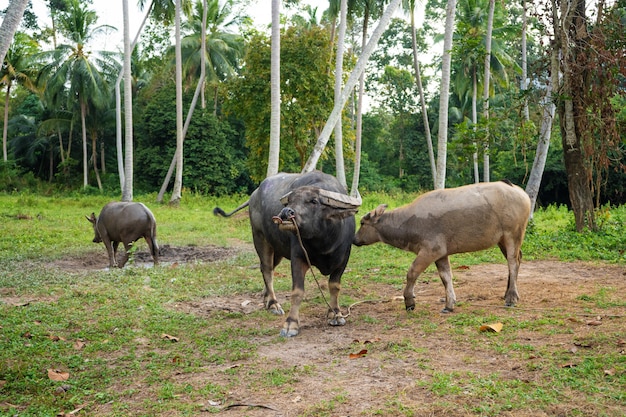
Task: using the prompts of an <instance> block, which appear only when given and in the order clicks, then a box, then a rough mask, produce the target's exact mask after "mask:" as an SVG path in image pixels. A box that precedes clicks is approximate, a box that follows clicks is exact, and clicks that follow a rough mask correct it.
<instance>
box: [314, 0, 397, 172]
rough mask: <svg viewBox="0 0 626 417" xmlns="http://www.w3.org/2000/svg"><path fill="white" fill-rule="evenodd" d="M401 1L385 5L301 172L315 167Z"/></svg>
mask: <svg viewBox="0 0 626 417" xmlns="http://www.w3.org/2000/svg"><path fill="white" fill-rule="evenodd" d="M401 1H402V0H391V2H390V3H389V6H387V10H385V13H383V15H382V17H381V18H380V20H379V22H378V26H376V29H374V32H373V33H372V36H371V37H370V40H369V42H368V43H367V45H366V46H365V48H364V49H363V52H362V53H361V56H360V57H359V59H358V60H357V62H356V65H355V66H354V69H353V70H352V72H351V73H350V77H348V81H347V82H346V85H345V86H344V87H343V90H342V91H341V100H340V101H339V102H338V103H335V105H334V107H333V110H332V112H331V113H330V116H328V120H327V121H326V124H325V125H324V128H323V129H322V133H321V134H320V136H319V138H318V139H317V143H316V144H315V147H314V148H313V151H312V152H311V155H310V156H309V159H308V160H307V162H306V164H305V165H304V168H302V172H310V171H313V170H314V169H315V167H316V165H317V161H318V160H319V158H320V156H321V155H322V152H323V151H324V148H325V147H326V144H327V143H328V139H329V138H330V134H331V133H332V131H333V129H334V128H335V125H336V124H337V121H338V120H339V118H340V117H341V113H342V111H343V106H344V105H345V104H346V102H347V101H348V98H349V97H350V94H351V93H352V90H353V89H354V87H355V86H356V83H357V81H358V80H359V78H360V77H361V74H362V73H363V71H364V70H365V65H366V64H367V61H368V60H369V57H370V56H371V55H372V52H374V49H375V48H376V44H377V43H378V40H379V39H380V37H381V36H382V34H383V32H384V30H385V28H386V27H387V25H388V24H389V21H390V20H391V17H392V16H393V14H394V13H395V11H396V9H397V8H398V6H399V5H400V2H401Z"/></svg>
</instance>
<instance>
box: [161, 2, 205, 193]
mask: <svg viewBox="0 0 626 417" xmlns="http://www.w3.org/2000/svg"><path fill="white" fill-rule="evenodd" d="M202 4H203V12H202V32H203V33H202V42H201V45H202V46H201V49H202V52H201V55H200V62H201V64H200V65H201V67H200V79H199V80H198V84H197V85H196V91H195V92H194V94H193V98H192V100H191V105H190V106H189V110H188V112H187V119H185V125H184V126H183V143H184V141H185V138H186V137H187V130H188V129H189V124H190V123H191V118H192V116H193V112H194V110H195V108H196V104H197V103H198V96H199V95H200V93H201V91H203V90H204V84H205V81H206V20H207V11H208V7H207V2H206V0H204V1H203V3H202ZM216 95H217V94H216ZM216 100H217V99H216ZM215 108H217V101H216V104H215ZM215 108H214V109H213V112H214V115H215ZM175 166H176V153H174V156H173V157H172V162H171V163H170V167H169V169H168V170H167V174H166V175H165V179H164V180H163V184H161V189H160V190H159V194H158V195H157V199H156V201H157V203H161V202H162V201H163V196H164V195H165V191H166V190H167V185H168V184H169V183H170V180H171V179H172V173H173V172H174V167H175Z"/></svg>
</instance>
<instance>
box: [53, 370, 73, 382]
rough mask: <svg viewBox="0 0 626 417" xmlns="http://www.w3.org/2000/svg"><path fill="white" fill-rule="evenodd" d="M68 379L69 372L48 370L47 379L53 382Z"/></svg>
mask: <svg viewBox="0 0 626 417" xmlns="http://www.w3.org/2000/svg"><path fill="white" fill-rule="evenodd" d="M69 377H70V374H69V372H62V371H59V370H58V369H48V378H50V379H51V380H53V381H67V380H68V379H69Z"/></svg>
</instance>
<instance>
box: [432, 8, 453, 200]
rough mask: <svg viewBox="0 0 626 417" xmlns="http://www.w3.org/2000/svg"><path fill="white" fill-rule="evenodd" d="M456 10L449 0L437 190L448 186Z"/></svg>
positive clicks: (445, 36) (440, 113) (442, 67)
mask: <svg viewBox="0 0 626 417" xmlns="http://www.w3.org/2000/svg"><path fill="white" fill-rule="evenodd" d="M455 9H456V0H448V4H447V6H446V26H445V35H444V41H443V57H442V65H441V88H440V100H439V134H438V137H437V181H436V184H435V189H441V188H445V186H446V160H447V154H448V107H449V102H448V101H449V94H450V64H451V61H452V35H453V34H454V13H455Z"/></svg>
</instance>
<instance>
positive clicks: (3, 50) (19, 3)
mask: <svg viewBox="0 0 626 417" xmlns="http://www.w3.org/2000/svg"><path fill="white" fill-rule="evenodd" d="M28 2H29V0H11V1H10V4H9V7H8V8H7V12H6V14H5V15H4V20H2V25H1V26H0V62H4V58H5V57H6V55H7V52H8V51H9V46H11V42H12V41H13V35H15V31H16V30H17V28H18V27H19V26H20V22H21V21H22V16H23V15H24V10H26V6H27V5H28Z"/></svg>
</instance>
